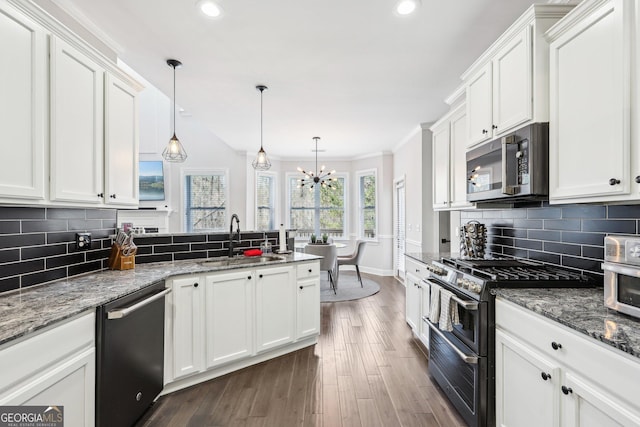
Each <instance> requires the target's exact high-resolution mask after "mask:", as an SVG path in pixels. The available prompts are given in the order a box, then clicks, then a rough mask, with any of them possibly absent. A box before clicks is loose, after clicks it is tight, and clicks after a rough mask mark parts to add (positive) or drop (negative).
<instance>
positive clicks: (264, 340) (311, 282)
mask: <svg viewBox="0 0 640 427" xmlns="http://www.w3.org/2000/svg"><path fill="white" fill-rule="evenodd" d="M303 267H304V268H303ZM319 270H320V268H319V262H318V261H314V262H312V263H304V264H298V272H302V271H304V274H303V275H300V274H298V276H300V279H299V280H296V266H295V264H285V265H278V266H271V267H269V266H265V267H261V268H246V269H237V270H227V271H221V272H219V273H208V274H202V275H193V276H182V277H176V278H173V279H171V280H169V281H167V287H171V288H172V293H170V294H169V295H168V297H167V299H166V320H165V386H167V385H170V387H172V388H171V390H175V389H178V388H182V387H185V386H187V385H191V384H196V383H197V382H199V381H201V380H202V379H208V378H205V377H207V376H208V377H209V378H213V377H215V376H218V375H222V374H223V373H228V372H231V371H233V370H235V369H239V368H241V367H244V366H249V365H251V364H253V363H257V362H258V361H262V360H267V359H269V358H271V357H275V356H278V355H280V354H285V353H287V352H289V351H293V350H295V349H297V348H302V347H303V346H305V345H309V344H310V343H312V342H313V341H312V340H313V338H314V337H317V336H318V335H319V333H320V275H319ZM307 271H308V272H307ZM287 346H290V347H291V349H288V347H287ZM296 346H297V347H296ZM198 374H202V375H198ZM190 377H195V378H196V379H195V380H194V379H193V378H190ZM183 379H185V380H186V381H181V380H183ZM189 381H190V383H189ZM176 382H178V385H176V384H172V383H176Z"/></svg>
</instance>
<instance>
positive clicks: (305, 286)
mask: <svg viewBox="0 0 640 427" xmlns="http://www.w3.org/2000/svg"><path fill="white" fill-rule="evenodd" d="M310 286H316V285H315V284H310V285H300V289H304V288H308V287H310Z"/></svg>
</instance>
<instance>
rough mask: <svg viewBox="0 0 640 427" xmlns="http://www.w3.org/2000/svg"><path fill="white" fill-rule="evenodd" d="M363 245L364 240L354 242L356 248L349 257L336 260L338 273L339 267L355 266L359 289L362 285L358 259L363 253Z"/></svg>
mask: <svg viewBox="0 0 640 427" xmlns="http://www.w3.org/2000/svg"><path fill="white" fill-rule="evenodd" d="M365 243H367V242H365V241H364V240H358V241H356V247H355V249H354V251H353V253H352V254H351V255H345V256H339V257H338V258H337V261H338V267H337V268H338V273H340V266H341V265H355V267H356V274H357V275H358V281H359V282H360V287H364V285H363V284H362V276H360V267H359V266H358V265H359V264H360V258H362V252H364V245H365Z"/></svg>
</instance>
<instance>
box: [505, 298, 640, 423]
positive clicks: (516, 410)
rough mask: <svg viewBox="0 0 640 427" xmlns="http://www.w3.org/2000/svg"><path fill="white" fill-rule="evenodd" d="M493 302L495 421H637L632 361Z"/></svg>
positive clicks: (639, 389) (637, 367)
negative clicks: (494, 320) (494, 305)
mask: <svg viewBox="0 0 640 427" xmlns="http://www.w3.org/2000/svg"><path fill="white" fill-rule="evenodd" d="M633 359H636V358H635V357H634V356H628V355H626V354H623V353H621V352H619V351H618V350H616V349H613V348H607V346H606V345H605V344H601V343H599V342H596V341H595V340H593V339H591V338H588V337H586V336H581V335H580V334H579V333H577V332H575V331H573V330H570V329H568V328H566V327H564V326H561V325H560V324H556V323H555V322H553V321H551V320H549V319H546V318H544V317H542V316H539V315H537V314H535V313H533V312H530V311H528V310H526V309H524V308H522V307H519V306H517V305H515V304H512V303H509V302H505V301H503V300H501V299H497V300H496V375H495V378H496V425H497V426H500V427H502V426H504V427H516V426H517V427H522V426H524V427H527V426H532V427H533V426H536V427H537V426H558V427H560V426H568V427H569V426H570V427H596V426H597V427H614V426H640V403H639V402H638V399H637V396H638V395H640V383H639V382H638V380H637V379H638V378H640V362H638V361H637V360H633Z"/></svg>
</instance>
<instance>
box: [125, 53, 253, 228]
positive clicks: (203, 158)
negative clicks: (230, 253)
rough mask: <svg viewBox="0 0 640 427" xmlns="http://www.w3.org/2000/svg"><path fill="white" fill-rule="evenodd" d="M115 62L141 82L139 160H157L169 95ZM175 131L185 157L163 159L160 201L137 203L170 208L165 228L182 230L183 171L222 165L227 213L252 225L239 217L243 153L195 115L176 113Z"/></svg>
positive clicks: (167, 129)
mask: <svg viewBox="0 0 640 427" xmlns="http://www.w3.org/2000/svg"><path fill="white" fill-rule="evenodd" d="M119 65H120V66H121V67H122V68H123V69H125V70H126V71H127V72H128V73H129V74H131V75H133V76H134V77H135V78H137V79H138V80H140V81H141V82H142V83H143V84H144V85H145V89H144V90H143V91H142V92H141V93H140V96H139V98H138V102H139V120H140V133H139V135H140V160H161V159H162V150H164V148H165V146H166V144H167V142H168V141H169V139H170V138H171V135H172V134H173V129H172V126H171V121H172V114H173V111H172V102H171V99H170V98H169V97H168V96H167V95H165V94H164V93H162V92H160V91H159V90H158V89H157V88H155V87H154V86H153V85H151V84H150V83H149V82H148V81H146V80H145V79H144V78H143V77H142V76H140V75H139V74H137V73H136V72H135V71H134V70H132V69H131V68H130V67H128V66H127V65H126V64H124V63H122V62H120V63H119ZM176 108H177V109H178V111H179V110H180V106H179V105H178V106H177V107H176ZM176 135H177V136H178V139H180V142H181V143H182V145H183V146H184V149H185V151H186V152H187V160H186V161H185V162H183V163H169V162H164V173H165V200H164V202H141V203H140V206H142V207H156V208H158V209H168V210H169V211H170V214H169V231H170V232H171V233H180V232H184V231H185V224H184V219H185V214H184V209H183V202H182V198H183V197H184V195H183V192H182V189H183V186H184V184H183V182H182V177H183V174H184V172H186V171H189V170H192V171H193V170H202V171H206V170H211V169H224V170H226V171H227V173H228V177H229V202H228V205H227V206H228V209H227V217H230V216H231V214H232V213H238V214H239V215H240V216H241V220H243V224H242V227H243V229H245V230H248V229H253V223H251V226H250V227H248V226H247V222H246V220H245V219H244V218H242V214H244V213H245V212H246V211H247V207H246V203H247V201H246V200H247V198H246V193H245V192H246V188H247V184H246V181H247V173H246V171H247V157H246V154H245V153H244V152H236V151H235V150H233V149H232V148H231V147H229V146H228V145H227V144H226V143H225V142H224V141H222V140H221V139H220V138H218V137H217V136H216V135H215V134H214V133H213V132H211V131H210V130H208V129H207V128H205V127H204V126H202V125H200V123H199V122H198V120H197V118H194V117H190V116H187V117H182V116H181V115H180V113H178V114H176ZM249 167H250V161H249Z"/></svg>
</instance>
